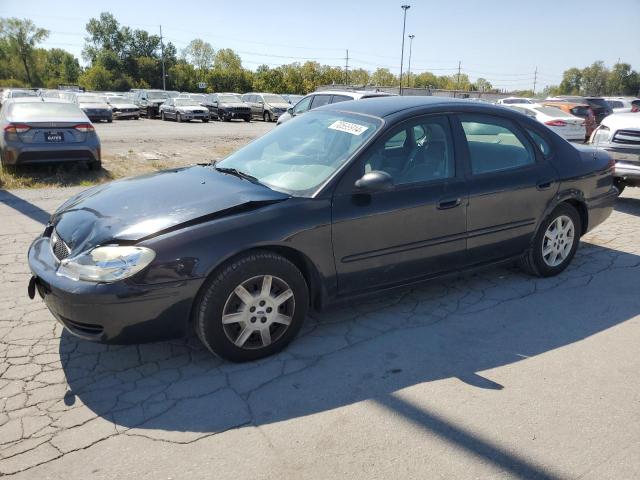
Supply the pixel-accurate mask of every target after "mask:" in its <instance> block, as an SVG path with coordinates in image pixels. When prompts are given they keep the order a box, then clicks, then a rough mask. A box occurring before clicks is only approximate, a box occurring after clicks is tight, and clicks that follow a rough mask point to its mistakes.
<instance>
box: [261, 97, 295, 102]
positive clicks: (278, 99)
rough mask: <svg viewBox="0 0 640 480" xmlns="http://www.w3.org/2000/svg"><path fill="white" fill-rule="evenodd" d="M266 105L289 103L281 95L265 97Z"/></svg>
mask: <svg viewBox="0 0 640 480" xmlns="http://www.w3.org/2000/svg"><path fill="white" fill-rule="evenodd" d="M262 98H264V101H265V103H289V102H287V101H286V100H285V99H284V98H282V97H281V96H280V95H263V96H262Z"/></svg>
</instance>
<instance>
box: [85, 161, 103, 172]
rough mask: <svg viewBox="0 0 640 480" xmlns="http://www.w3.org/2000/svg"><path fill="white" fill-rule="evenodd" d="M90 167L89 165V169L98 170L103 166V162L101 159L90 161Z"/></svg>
mask: <svg viewBox="0 0 640 480" xmlns="http://www.w3.org/2000/svg"><path fill="white" fill-rule="evenodd" d="M88 167H89V170H91V171H94V172H97V171H99V170H100V169H101V168H102V162H101V161H100V160H97V161H94V162H89V163H88Z"/></svg>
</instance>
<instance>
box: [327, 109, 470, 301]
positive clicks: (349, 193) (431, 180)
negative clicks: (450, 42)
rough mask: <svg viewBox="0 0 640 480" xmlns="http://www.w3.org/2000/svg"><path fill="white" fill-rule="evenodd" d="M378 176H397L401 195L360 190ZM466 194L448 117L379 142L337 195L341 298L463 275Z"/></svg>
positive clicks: (422, 121) (427, 119)
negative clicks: (360, 183) (358, 185)
mask: <svg viewBox="0 0 640 480" xmlns="http://www.w3.org/2000/svg"><path fill="white" fill-rule="evenodd" d="M373 170H381V171H385V172H387V173H388V174H389V175H391V177H392V178H393V180H394V185H393V188H392V189H390V190H386V191H378V192H372V193H366V194H365V193H358V192H357V191H356V190H354V187H353V181H354V179H357V178H359V177H360V176H362V175H363V174H364V173H366V172H369V171H373ZM466 188H467V187H466V184H465V181H464V176H463V172H462V168H461V163H460V161H459V160H457V156H456V152H455V149H454V142H453V136H452V130H451V126H450V122H449V119H448V117H447V116H442V115H439V116H421V117H416V118H414V119H411V120H409V121H407V122H404V123H403V124H401V125H400V126H398V127H395V128H394V129H393V130H391V131H390V132H389V133H387V134H386V135H384V136H383V137H382V138H380V139H379V140H378V141H376V143H375V144H374V145H372V146H371V147H370V148H369V149H367V151H366V152H365V153H364V154H363V155H362V157H361V158H360V159H359V160H358V161H357V162H356V163H355V164H354V165H353V166H352V170H350V171H349V172H347V174H346V175H345V176H344V178H343V181H342V182H341V183H340V185H338V187H337V189H336V193H335V194H334V199H333V228H332V236H333V249H334V256H335V263H336V270H337V274H338V289H339V293H340V294H345V293H352V292H357V291H358V290H368V289H370V288H372V287H380V286H392V285H393V284H399V283H405V282H408V281H411V280H414V279H415V280H419V279H421V278H425V277H428V276H431V275H434V274H436V273H439V272H442V271H448V270H455V269H456V268H458V267H459V266H460V265H461V264H462V261H463V259H464V254H465V248H466V240H465V233H466V204H467V198H466V197H467V191H466Z"/></svg>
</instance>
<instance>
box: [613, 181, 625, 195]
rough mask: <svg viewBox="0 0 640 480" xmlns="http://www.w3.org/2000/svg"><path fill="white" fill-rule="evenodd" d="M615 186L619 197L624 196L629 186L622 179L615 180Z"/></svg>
mask: <svg viewBox="0 0 640 480" xmlns="http://www.w3.org/2000/svg"><path fill="white" fill-rule="evenodd" d="M613 186H614V187H616V188H617V189H618V195H622V192H624V189H625V188H626V186H627V184H626V183H624V180H622V179H621V178H614V179H613Z"/></svg>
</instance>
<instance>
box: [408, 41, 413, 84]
mask: <svg viewBox="0 0 640 480" xmlns="http://www.w3.org/2000/svg"><path fill="white" fill-rule="evenodd" d="M413 37H415V35H409V69H408V70H407V87H411V47H413Z"/></svg>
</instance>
